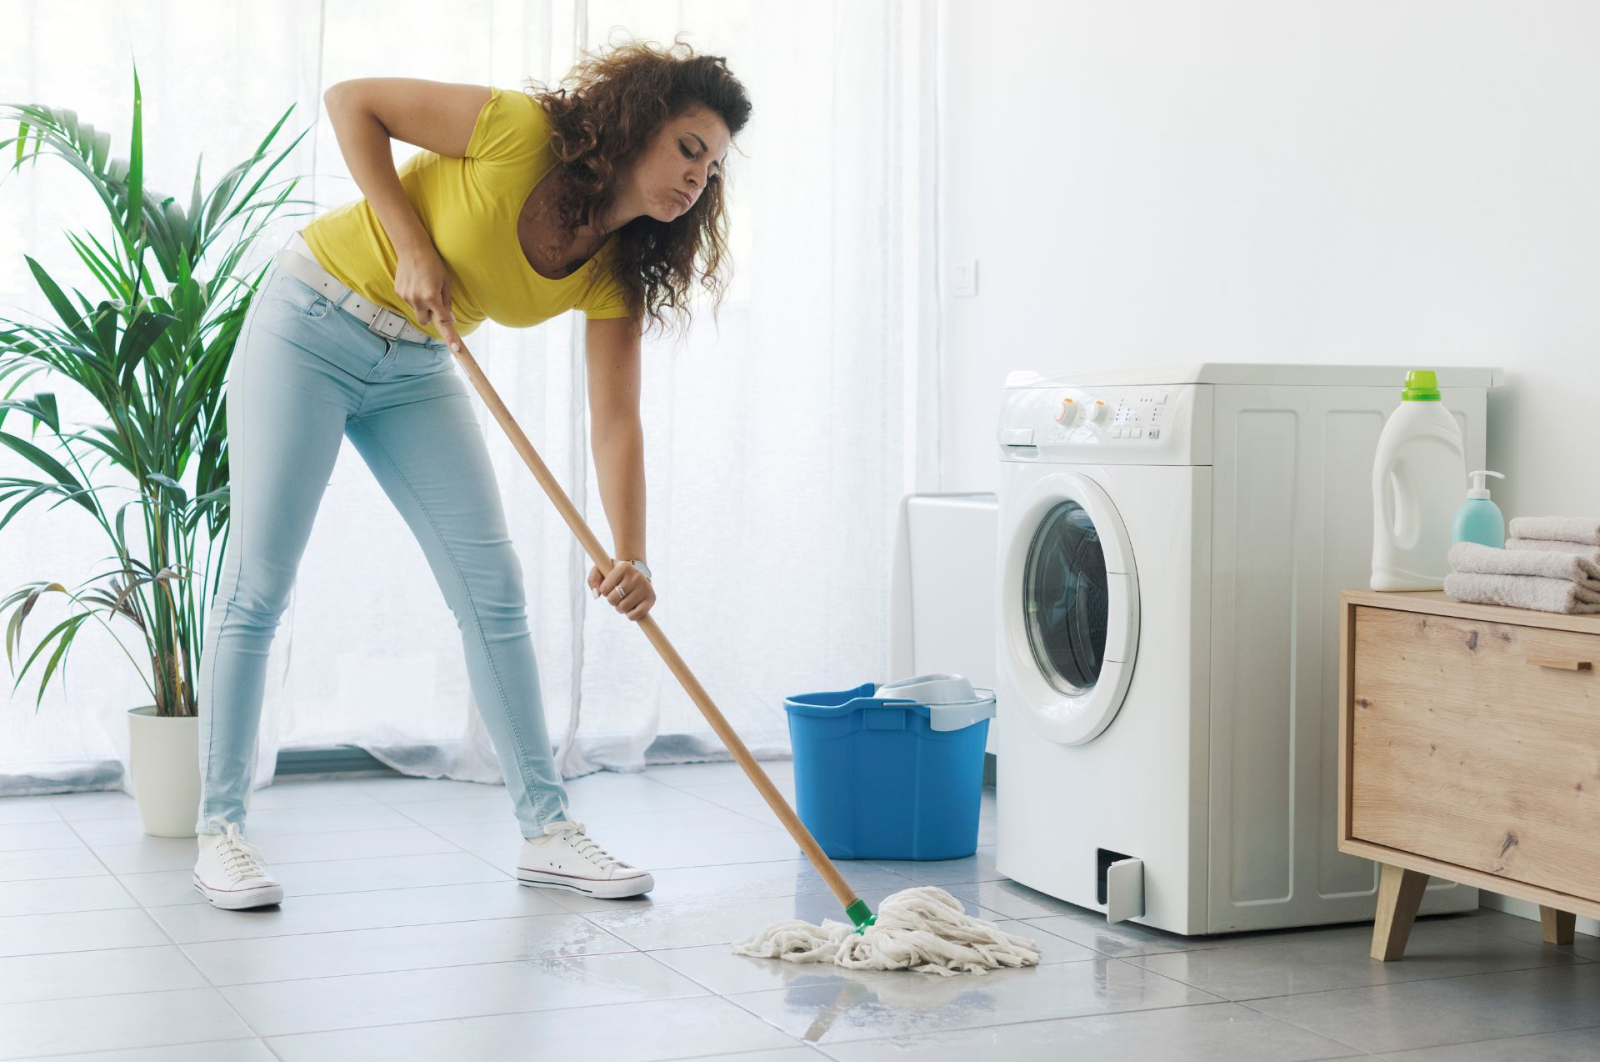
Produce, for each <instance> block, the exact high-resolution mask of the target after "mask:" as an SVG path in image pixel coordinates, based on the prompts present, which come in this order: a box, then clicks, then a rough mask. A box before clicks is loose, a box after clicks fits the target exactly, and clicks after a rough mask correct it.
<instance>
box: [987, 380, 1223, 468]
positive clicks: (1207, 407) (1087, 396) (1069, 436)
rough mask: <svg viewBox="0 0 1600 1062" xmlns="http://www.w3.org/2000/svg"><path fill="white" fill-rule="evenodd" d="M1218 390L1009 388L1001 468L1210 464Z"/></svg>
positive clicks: (1002, 422)
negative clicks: (1034, 463)
mask: <svg viewBox="0 0 1600 1062" xmlns="http://www.w3.org/2000/svg"><path fill="white" fill-rule="evenodd" d="M1210 414H1211V388H1210V386H1208V385H1200V384H1178V385H1170V386H1159V387H1158V386H1142V387H1094V388H1078V387H1071V386H1048V387H1009V388H1007V389H1006V391H1005V397H1004V399H1003V401H1002V403H1001V409H1000V429H999V438H998V442H999V444H1000V451H1001V452H1000V458H1001V460H1019V461H1027V460H1049V461H1063V462H1068V463H1071V462H1083V463H1105V464H1150V465H1173V464H1178V465H1189V464H1210V463H1211V456H1210V443H1211V415H1210Z"/></svg>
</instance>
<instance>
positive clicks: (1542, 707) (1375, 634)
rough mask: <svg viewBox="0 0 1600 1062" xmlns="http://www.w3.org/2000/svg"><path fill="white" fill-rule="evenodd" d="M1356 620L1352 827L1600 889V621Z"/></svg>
mask: <svg viewBox="0 0 1600 1062" xmlns="http://www.w3.org/2000/svg"><path fill="white" fill-rule="evenodd" d="M1353 620H1354V623H1355V633H1354V642H1355V645H1354V649H1355V663H1354V673H1353V675H1352V677H1351V679H1352V681H1351V704H1350V705H1349V706H1348V710H1349V712H1350V717H1349V721H1350V732H1349V741H1350V745H1349V756H1350V778H1349V786H1350V804H1349V812H1350V836H1352V837H1354V838H1358V839H1360V840H1364V841H1370V842H1372V843H1374V844H1380V845H1384V846H1386V847H1389V848H1395V849H1399V850H1401V851H1404V852H1414V853H1417V854H1418V855H1425V856H1430V857H1432V858H1435V859H1439V860H1442V861H1444V862H1447V863H1454V864H1456V865H1458V866H1463V867H1471V868H1472V869H1474V870H1481V871H1484V872H1486V873H1490V874H1496V875H1499V876H1501V877H1505V878H1509V879H1512V880H1515V881H1522V882H1527V883H1529V884H1532V885H1539V886H1542V887H1544V888H1548V889H1553V890H1555V891H1557V892H1562V893H1567V894H1570V895H1573V896H1582V897H1589V898H1600V635H1594V634H1580V633H1574V632H1568V631H1558V630H1548V629H1545V628H1539V627H1525V626H1519V625H1516V624H1508V623H1485V622H1479V621H1474V620H1468V619H1455V618H1452V617H1447V616H1438V615H1425V614H1420V613H1415V612H1402V611H1397V610H1394V609H1385V608H1371V607H1365V606H1363V607H1358V608H1356V609H1355V610H1354V615H1353ZM1584 664H1587V667H1582V666H1581V665H1584ZM1561 665H1565V666H1561Z"/></svg>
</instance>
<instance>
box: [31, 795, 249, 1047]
mask: <svg viewBox="0 0 1600 1062" xmlns="http://www.w3.org/2000/svg"><path fill="white" fill-rule="evenodd" d="M67 825H68V826H69V827H70V828H71V829H72V832H73V834H74V835H75V836H77V838H78V840H79V841H83V836H82V835H81V834H79V833H78V830H77V827H75V826H73V825H72V824H71V823H70V822H69V823H68V824H67ZM181 839H182V838H175V840H181ZM83 843H84V845H85V847H88V842H87V841H83ZM196 843H198V842H196ZM90 851H91V852H94V850H93V848H90ZM94 857H95V858H96V859H97V860H100V863H101V865H102V866H105V861H104V860H103V859H100V854H99V853H98V852H94ZM195 857H196V859H198V858H199V852H198V850H197V851H196V853H195ZM106 872H107V873H109V874H111V876H112V878H113V879H114V880H115V881H116V882H117V885H118V886H119V887H120V888H121V889H122V890H123V891H124V892H126V893H128V898H129V899H131V900H133V902H134V903H135V904H138V906H137V908H136V910H138V912H139V913H140V914H142V915H144V917H145V918H146V919H148V920H149V921H150V924H151V925H153V926H155V927H156V930H157V932H159V933H160V934H161V935H162V936H163V937H165V938H166V939H167V946H170V947H172V948H175V949H177V952H178V954H179V955H182V956H183V960H184V962H187V963H188V964H189V965H190V966H191V967H192V968H193V969H194V972H195V973H197V974H199V975H200V980H202V981H204V982H205V983H206V985H207V986H208V987H209V988H210V989H211V992H212V994H213V995H215V996H216V997H217V998H218V999H220V1000H222V1002H223V1004H224V1005H225V1006H226V1007H227V1008H228V1009H229V1010H230V1011H232V1012H233V1016H234V1017H235V1018H237V1019H239V1023H240V1024H241V1025H243V1026H244V1027H245V1028H246V1029H249V1030H250V1034H251V1036H253V1037H254V1038H255V1039H256V1040H258V1041H261V1042H262V1046H266V1043H265V1041H264V1040H262V1038H261V1034H260V1033H257V1032H256V1029H255V1026H253V1025H251V1024H250V1022H249V1021H247V1020H246V1019H245V1016H244V1015H243V1014H241V1013H239V1008H237V1007H235V1006H234V1005H233V1001H232V1000H230V999H228V997H227V996H225V995H223V994H222V990H221V989H220V988H219V987H218V986H217V985H215V984H213V983H212V981H211V978H209V977H207V976H206V972H205V971H204V970H202V969H201V968H200V966H199V964H198V963H196V962H195V961H194V958H193V956H191V955H190V954H189V953H188V952H186V951H184V950H183V945H181V944H179V943H178V942H177V941H176V940H173V939H172V934H171V933H169V932H167V927H166V926H164V925H162V924H161V923H160V922H158V921H157V920H156V919H155V917H154V916H152V915H151V914H150V912H149V911H148V910H146V909H145V907H144V905H143V904H140V903H139V898H138V897H137V896H134V895H133V892H132V890H130V889H129V888H128V887H127V886H126V885H124V884H123V883H122V879H121V878H120V877H118V876H117V875H116V874H115V873H114V872H113V871H112V870H111V868H110V867H109V866H107V867H106ZM90 950H100V951H107V950H111V949H107V948H101V949H90ZM41 954H50V953H41ZM167 991H178V992H190V991H194V989H169V990H167ZM121 994H123V993H116V992H111V993H101V995H100V996H83V997H80V998H84V999H96V998H103V997H104V996H105V995H121ZM134 994H140V993H134ZM235 1039H243V1038H242V1037H236V1038H235ZM188 1042H189V1043H206V1042H207V1041H205V1040H190V1041H188ZM221 1042H223V1043H226V1042H228V1041H226V1040H224V1041H221ZM150 1046H158V1047H177V1046H180V1045H179V1044H170V1043H169V1044H157V1045H150ZM268 1050H271V1048H268ZM274 1053H275V1052H274Z"/></svg>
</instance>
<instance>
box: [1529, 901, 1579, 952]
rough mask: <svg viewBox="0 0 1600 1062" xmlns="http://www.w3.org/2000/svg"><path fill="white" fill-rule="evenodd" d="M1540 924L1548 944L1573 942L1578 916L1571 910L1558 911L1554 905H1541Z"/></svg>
mask: <svg viewBox="0 0 1600 1062" xmlns="http://www.w3.org/2000/svg"><path fill="white" fill-rule="evenodd" d="M1539 924H1540V926H1541V927H1542V928H1543V929H1544V942H1545V943H1546V944H1571V943H1572V934H1573V932H1574V927H1575V926H1576V925H1577V924H1578V916H1577V915H1576V914H1574V913H1573V912H1571V911H1558V910H1556V909H1555V908H1554V907H1545V906H1544V905H1543V904H1541V905H1540V906H1539Z"/></svg>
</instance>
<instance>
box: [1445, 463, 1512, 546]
mask: <svg viewBox="0 0 1600 1062" xmlns="http://www.w3.org/2000/svg"><path fill="white" fill-rule="evenodd" d="M1490 476H1493V477H1495V478H1496V479H1505V478H1506V477H1505V476H1503V475H1501V474H1500V473H1499V472H1490V471H1488V470H1484V471H1481V472H1473V473H1471V475H1470V478H1471V480H1472V487H1471V489H1469V490H1468V491H1467V500H1466V501H1464V502H1462V503H1461V508H1459V509H1457V510H1456V519H1455V523H1454V524H1453V525H1451V528H1450V542H1451V544H1454V543H1457V542H1476V543H1478V544H1479V545H1480V546H1493V547H1494V548H1495V549H1504V548H1505V544H1506V518H1505V516H1504V515H1502V514H1501V512H1500V506H1498V505H1496V504H1495V503H1494V502H1492V501H1490V500H1489V479H1488V477H1490Z"/></svg>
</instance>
